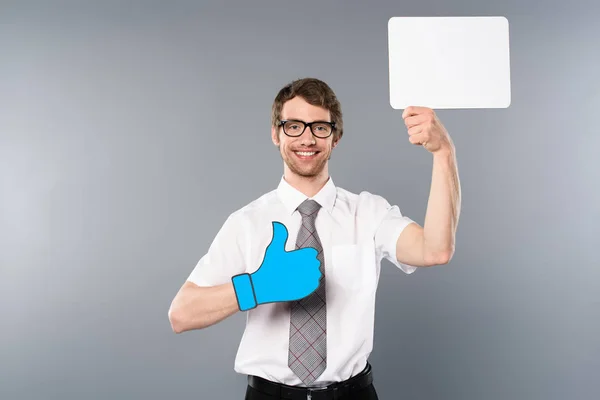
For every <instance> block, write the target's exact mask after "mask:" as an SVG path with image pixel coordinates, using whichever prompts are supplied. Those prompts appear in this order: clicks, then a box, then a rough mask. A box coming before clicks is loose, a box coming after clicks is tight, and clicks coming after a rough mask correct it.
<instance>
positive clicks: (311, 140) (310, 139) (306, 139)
mask: <svg viewBox="0 0 600 400" xmlns="http://www.w3.org/2000/svg"><path fill="white" fill-rule="evenodd" d="M300 143H302V144H303V145H305V146H312V145H314V144H316V143H317V141H316V139H315V137H314V136H313V134H312V131H311V129H310V127H309V126H307V127H306V128H305V129H304V132H302V135H301V136H300Z"/></svg>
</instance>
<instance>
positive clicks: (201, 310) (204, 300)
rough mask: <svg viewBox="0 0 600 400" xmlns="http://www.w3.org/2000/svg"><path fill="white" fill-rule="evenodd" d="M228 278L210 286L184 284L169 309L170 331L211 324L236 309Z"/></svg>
mask: <svg viewBox="0 0 600 400" xmlns="http://www.w3.org/2000/svg"><path fill="white" fill-rule="evenodd" d="M238 310H239V308H238V302H237V298H236V295H235V291H234V289H233V284H232V283H231V282H229V283H225V284H223V285H218V286H214V287H196V286H194V285H191V284H186V285H184V287H183V288H182V289H181V290H180V292H179V293H178V294H177V296H175V299H174V300H173V302H172V304H171V307H170V309H169V320H170V321H171V326H172V328H173V331H174V332H176V333H181V332H185V331H189V330H193V329H202V328H206V327H208V326H211V325H214V324H216V323H218V322H220V321H222V320H224V319H225V318H227V317H229V316H231V315H233V314H235V313H236V311H238Z"/></svg>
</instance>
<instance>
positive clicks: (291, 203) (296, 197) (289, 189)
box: [277, 176, 337, 214]
mask: <svg viewBox="0 0 600 400" xmlns="http://www.w3.org/2000/svg"><path fill="white" fill-rule="evenodd" d="M336 194H337V189H336V187H335V184H334V183H333V180H332V179H331V177H329V179H327V183H325V186H323V187H322V188H321V190H320V191H319V192H318V193H317V194H316V195H314V196H313V197H312V199H313V200H315V201H316V202H317V203H319V205H320V206H321V207H322V208H324V209H325V210H327V211H328V212H329V213H330V214H331V213H332V212H333V206H334V204H335V198H336ZM277 195H278V196H279V198H280V199H281V201H282V202H283V205H284V206H285V208H286V209H287V211H288V212H289V213H290V214H293V213H294V211H296V209H297V208H298V206H299V205H300V204H302V202H303V201H304V200H306V199H308V196H306V195H305V194H303V193H302V192H300V191H299V190H298V189H296V188H294V187H293V186H292V185H290V184H289V183H288V182H287V181H286V180H285V178H284V177H283V176H282V177H281V181H280V182H279V186H278V187H277Z"/></svg>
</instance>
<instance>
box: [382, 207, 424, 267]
mask: <svg viewBox="0 0 600 400" xmlns="http://www.w3.org/2000/svg"><path fill="white" fill-rule="evenodd" d="M375 208H376V209H375V213H376V215H378V216H379V218H378V221H379V225H378V226H377V228H376V231H375V248H376V250H377V253H378V254H379V256H380V259H382V258H385V259H386V260H388V261H390V262H391V263H392V264H394V265H395V266H396V267H398V268H400V269H401V270H402V271H403V272H405V273H407V274H412V273H413V272H415V271H416V269H417V267H415V266H412V265H408V264H403V263H400V262H399V261H398V258H397V254H396V243H397V242H398V237H399V236H400V234H401V233H402V231H403V230H404V228H406V227H407V226H408V225H410V224H411V223H413V222H414V221H413V220H412V219H410V218H409V217H407V216H405V215H402V213H401V212H400V208H399V207H398V206H395V205H394V206H392V205H390V203H389V202H388V201H387V200H386V199H384V198H383V197H381V196H375Z"/></svg>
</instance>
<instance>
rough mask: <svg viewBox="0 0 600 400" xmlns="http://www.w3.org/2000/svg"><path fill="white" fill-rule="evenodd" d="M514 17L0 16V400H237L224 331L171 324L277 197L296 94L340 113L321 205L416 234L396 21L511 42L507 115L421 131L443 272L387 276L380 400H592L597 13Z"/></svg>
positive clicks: (419, 156)
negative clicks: (232, 227)
mask: <svg viewBox="0 0 600 400" xmlns="http://www.w3.org/2000/svg"><path fill="white" fill-rule="evenodd" d="M520 3H521V2H520V1H516V0H512V1H504V2H498V1H486V2H481V1H479V2H475V1H474V2H469V1H465V0H463V1H448V0H437V1H425V0H424V1H419V2H409V1H376V2H371V3H370V4H367V2H358V1H354V2H349V1H344V2H341V1H338V2H331V1H330V2H317V1H302V2H292V1H286V2H282V1H277V2H276V1H272V2H257V1H253V2H246V1H236V2H233V1H229V2H223V3H221V2H216V1H214V2H210V3H208V2H206V1H202V2H197V3H196V4H194V3H192V2H181V1H179V2H170V3H169V4H168V5H167V4H166V3H159V2H133V1H126V2H116V1H111V2H104V1H102V2H100V1H97V2H95V3H90V2H70V3H67V2H58V1H54V2H39V3H37V4H36V3H31V2H25V1H14V2H2V3H0V135H1V136H0V138H1V141H0V185H1V186H0V193H1V196H2V197H1V201H2V203H1V204H2V207H1V214H0V218H1V220H0V246H1V248H0V250H1V251H0V257H1V258H0V261H1V275H0V312H1V315H0V321H1V324H2V325H1V326H2V328H1V330H0V343H1V344H0V398H2V399H11V400H12V399H163V398H166V397H167V396H172V397H173V398H202V399H208V398H218V399H241V398H243V393H244V390H245V385H246V381H245V378H244V377H243V376H239V375H236V374H235V373H234V372H233V361H234V356H235V353H236V350H237V346H238V343H239V339H240V337H241V334H242V330H243V321H244V320H243V317H244V316H243V314H241V313H238V314H236V315H235V316H234V317H232V318H230V319H228V320H226V321H223V322H222V323H220V324H219V325H216V326H213V327H211V328H209V329H206V330H203V331H194V332H188V333H185V334H182V335H176V334H174V333H173V332H172V331H171V329H170V326H169V322H168V319H167V310H168V307H169V305H170V302H171V300H172V298H173V296H174V295H175V293H176V291H177V290H178V289H179V287H180V285H181V284H182V283H183V282H184V280H185V278H186V277H187V275H188V274H189V273H190V271H191V270H192V268H193V267H194V265H195V263H196V262H197V261H198V259H199V258H200V257H201V256H202V255H203V254H204V252H205V251H206V250H207V248H208V245H209V244H210V241H211V240H212V238H213V237H214V235H215V234H216V232H217V231H218V229H219V228H220V227H221V224H222V223H223V222H224V220H225V218H226V217H227V215H228V214H229V213H230V212H232V211H234V210H236V209H238V208H239V207H241V206H243V205H245V204H247V203H248V202H250V201H252V200H253V199H255V198H257V197H258V196H260V195H261V194H262V193H264V192H266V191H268V190H271V189H273V188H274V187H275V186H276V185H277V183H278V180H279V178H280V176H281V173H282V162H281V159H280V157H279V155H278V153H277V151H276V148H275V147H274V146H273V145H272V143H271V141H270V137H269V112H270V106H271V102H272V100H273V98H274V96H275V94H276V92H277V91H278V90H279V88H280V87H281V86H282V85H283V84H285V83H287V82H288V81H290V80H292V79H295V78H299V77H304V76H315V77H318V78H321V79H323V80H325V81H326V82H328V83H329V84H330V85H331V86H332V87H333V88H334V90H335V91H336V93H337V94H338V96H339V98H340V100H341V102H342V106H343V111H344V113H345V127H346V135H345V137H344V138H343V140H342V143H341V145H340V146H339V147H338V148H337V149H336V150H335V151H334V153H333V158H332V160H331V173H332V176H333V177H334V179H335V182H336V183H337V184H338V185H340V186H342V187H345V188H347V189H349V190H352V191H360V190H363V189H364V190H369V191H372V192H375V193H378V194H381V195H383V196H385V197H386V198H387V199H388V200H389V201H390V202H392V203H395V204H398V205H399V206H400V207H401V209H402V211H403V212H404V213H405V214H407V215H409V216H411V217H412V218H414V219H415V220H417V221H418V222H419V223H423V218H424V213H425V209H426V202H427V197H428V194H429V184H430V176H431V157H430V155H429V154H428V153H427V152H426V151H425V150H424V149H422V148H419V147H415V146H412V145H410V144H409V142H408V140H407V136H406V130H405V128H404V127H403V125H402V119H401V111H397V110H393V109H392V108H391V107H390V105H389V100H388V86H387V85H388V75H387V74H388V70H387V61H388V59H387V21H388V19H389V18H390V17H392V16H403V15H408V16H436V15H442V16H443V15H449V16H465V15H504V16H506V17H507V18H508V20H509V23H510V35H511V65H512V72H511V74H512V95H513V97H512V105H511V107H510V108H508V109H500V110H441V111H439V112H438V115H439V116H440V118H441V119H442V121H443V123H444V124H445V125H446V127H447V128H448V130H449V131H450V133H451V135H452V138H453V140H454V142H455V144H456V148H457V156H458V160H459V167H460V177H461V183H462V190H463V209H462V215H461V220H460V227H459V232H458V237H457V251H456V255H455V257H454V259H453V260H452V262H451V263H450V264H449V265H446V266H443V267H437V268H432V269H426V270H420V271H418V272H416V273H415V274H414V275H412V276H406V275H405V274H403V273H401V272H400V271H398V270H396V269H394V268H393V267H392V266H391V264H389V263H388V262H385V264H384V265H383V266H382V267H383V276H382V280H381V282H380V289H379V295H378V300H377V313H376V327H375V329H376V331H375V332H376V333H375V341H376V342H375V349H374V351H373V354H372V356H371V362H372V364H373V365H374V368H375V383H376V386H377V389H378V391H379V394H380V398H382V399H428V400H433V399H461V400H467V399H469V400H470V399H473V400H475V399H477V400H479V399H486V400H492V399H509V398H510V399H523V400H531V399H544V400H549V399H561V400H562V399H590V398H593V397H595V396H596V395H597V394H598V392H599V390H600V385H599V383H598V382H599V379H598V378H599V376H600V339H599V338H600V322H599V320H600V319H599V317H600V312H599V311H598V310H599V306H600V293H599V292H600V290H599V289H598V286H599V285H598V278H599V277H600V272H598V271H599V268H598V265H599V263H598V255H597V254H598V238H599V237H600V232H599V228H598V220H599V217H600V212H599V207H598V205H599V204H600V195H599V190H598V182H599V181H600V179H599V170H600V168H599V167H600V161H599V160H598V155H597V154H598V148H599V144H600V140H599V135H598V132H597V130H598V129H597V122H596V115H597V110H598V107H599V106H600V94H599V93H600V91H599V84H598V75H597V71H598V65H599V61H600V52H599V51H598V47H597V46H598V43H597V41H598V37H600V25H599V24H598V23H597V15H598V13H599V12H600V4H599V3H596V2H591V1H588V2H585V1H579V0H574V1H569V2H564V3H563V2H561V3H559V2H555V3H554V4H553V3H552V2H547V1H544V2H542V1H535V2H534V1H528V2H527V4H526V5H525V4H520ZM407 40H419V38H416V37H415V38H407Z"/></svg>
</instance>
